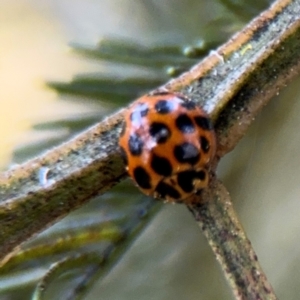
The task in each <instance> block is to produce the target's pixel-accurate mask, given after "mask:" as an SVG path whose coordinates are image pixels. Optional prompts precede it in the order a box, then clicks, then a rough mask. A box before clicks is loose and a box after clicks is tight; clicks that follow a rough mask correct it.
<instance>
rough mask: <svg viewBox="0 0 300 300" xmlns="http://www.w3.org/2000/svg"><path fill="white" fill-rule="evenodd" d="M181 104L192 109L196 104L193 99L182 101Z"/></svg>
mask: <svg viewBox="0 0 300 300" xmlns="http://www.w3.org/2000/svg"><path fill="white" fill-rule="evenodd" d="M181 106H182V107H184V108H186V109H187V110H194V109H195V108H196V104H195V102H193V101H184V102H183V103H182V104H181Z"/></svg>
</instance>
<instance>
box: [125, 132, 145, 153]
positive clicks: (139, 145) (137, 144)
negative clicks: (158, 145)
mask: <svg viewBox="0 0 300 300" xmlns="http://www.w3.org/2000/svg"><path fill="white" fill-rule="evenodd" d="M143 146H144V142H143V141H142V138H141V137H140V136H139V135H137V134H132V135H131V136H130V137H129V141H128V148H129V151H130V153H131V154H132V155H134V156H139V155H141V154H142V152H143Z"/></svg>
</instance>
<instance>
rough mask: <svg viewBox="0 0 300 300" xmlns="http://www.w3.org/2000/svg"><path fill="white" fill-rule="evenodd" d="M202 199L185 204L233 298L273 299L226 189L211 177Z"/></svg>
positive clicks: (270, 289) (245, 299)
mask: <svg viewBox="0 0 300 300" xmlns="http://www.w3.org/2000/svg"><path fill="white" fill-rule="evenodd" d="M202 196H203V198H205V200H206V202H202V203H198V204H193V205H189V206H188V208H189V210H190V211H191V212H192V213H193V215H194V217H195V219H196V221H197V222H198V225H199V226H200V228H201V230H202V232H203V233H204V235H205V236H206V238H207V240H208V242H209V244H210V246H211V248H212V250H213V252H214V254H215V256H216V258H217V260H218V261H219V263H220V265H221V267H222V270H223V272H224V274H225V276H226V278H227V281H228V283H229V285H230V287H231V290H232V291H233V293H234V295H235V299H237V300H249V299H253V300H254V299H256V300H258V299H260V300H275V299H277V298H276V296H275V294H274V291H273V288H272V287H271V285H270V284H269V282H268V280H267V278H266V276H265V274H264V272H263V271H262V269H261V267H260V265H259V262H258V260H257V256H256V254H255V252H254V250H253V249H252V247H251V243H250V241H249V240H248V238H247V236H246V234H245V232H244V230H243V228H242V227H241V225H240V222H239V221H238V218H237V216H236V214H235V212H234V209H233V206H232V202H231V199H230V196H229V193H228V191H227V190H226V188H225V187H224V185H223V184H222V183H221V182H220V181H218V180H217V179H213V180H212V181H211V183H210V186H209V188H208V189H206V190H205V191H204V195H202Z"/></svg>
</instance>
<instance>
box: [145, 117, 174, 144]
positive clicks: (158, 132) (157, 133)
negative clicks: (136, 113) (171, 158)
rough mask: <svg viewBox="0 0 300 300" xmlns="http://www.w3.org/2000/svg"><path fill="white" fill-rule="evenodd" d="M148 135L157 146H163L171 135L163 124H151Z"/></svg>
mask: <svg viewBox="0 0 300 300" xmlns="http://www.w3.org/2000/svg"><path fill="white" fill-rule="evenodd" d="M149 133H150V135H151V136H152V137H153V138H154V139H155V140H156V142H157V143H158V144H163V143H165V142H166V141H167V139H168V138H169V137H170V135H171V131H170V129H169V127H168V126H167V125H165V124H164V123H159V122H153V123H152V124H151V125H150V128H149Z"/></svg>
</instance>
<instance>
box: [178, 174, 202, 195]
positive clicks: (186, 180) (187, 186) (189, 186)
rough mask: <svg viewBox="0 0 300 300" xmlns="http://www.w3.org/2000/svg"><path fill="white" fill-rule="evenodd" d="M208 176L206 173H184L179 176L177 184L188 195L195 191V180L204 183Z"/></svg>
mask: <svg viewBox="0 0 300 300" xmlns="http://www.w3.org/2000/svg"><path fill="white" fill-rule="evenodd" d="M205 178H206V174H205V172H204V171H202V170H201V171H194V170H189V171H183V172H180V173H178V175H177V183H178V185H179V186H180V187H181V188H182V190H183V191H185V192H186V193H191V192H192V191H193V190H194V180H195V179H200V180H201V181H204V180H205Z"/></svg>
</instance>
